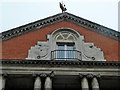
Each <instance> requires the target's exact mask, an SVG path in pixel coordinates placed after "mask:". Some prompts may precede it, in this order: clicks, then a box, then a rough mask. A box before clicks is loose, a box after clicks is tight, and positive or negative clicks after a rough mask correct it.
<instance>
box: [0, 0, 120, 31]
mask: <svg viewBox="0 0 120 90" xmlns="http://www.w3.org/2000/svg"><path fill="white" fill-rule="evenodd" d="M61 1H63V2H64V3H65V5H66V8H67V12H68V13H72V14H74V15H77V16H79V17H82V18H84V19H87V20H90V21H92V22H95V23H98V24H101V25H103V26H106V27H109V28H111V29H114V30H118V1H119V0H1V1H0V32H3V31H6V30H9V29H12V28H15V27H18V26H21V25H24V24H27V23H30V22H34V21H36V20H40V19H42V18H45V17H48V16H52V15H55V14H58V13H61V9H60V8H59V2H61Z"/></svg>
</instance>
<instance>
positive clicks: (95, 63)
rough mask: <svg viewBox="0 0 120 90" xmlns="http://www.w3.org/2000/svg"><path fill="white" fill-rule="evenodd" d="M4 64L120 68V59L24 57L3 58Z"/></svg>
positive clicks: (0, 61) (1, 61) (2, 62)
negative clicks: (44, 58) (77, 59)
mask: <svg viewBox="0 0 120 90" xmlns="http://www.w3.org/2000/svg"><path fill="white" fill-rule="evenodd" d="M0 63H1V64H2V65H3V66H4V65H30V66H31V65H35V66H36V65H39V66H52V67H54V66H58V67H60V66H61V67H64V66H65V67H103V68H109V67H114V68H120V62H119V61H64V60H59V61H58V60H22V59H1V60H0Z"/></svg>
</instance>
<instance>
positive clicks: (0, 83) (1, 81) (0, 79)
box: [0, 75, 6, 90]
mask: <svg viewBox="0 0 120 90" xmlns="http://www.w3.org/2000/svg"><path fill="white" fill-rule="evenodd" d="M5 83H6V79H5V77H4V76H2V75H0V90H4V89H5Z"/></svg>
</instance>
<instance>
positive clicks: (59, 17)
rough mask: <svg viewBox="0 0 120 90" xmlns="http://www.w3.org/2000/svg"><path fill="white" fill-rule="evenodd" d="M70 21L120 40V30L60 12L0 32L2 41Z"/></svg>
mask: <svg viewBox="0 0 120 90" xmlns="http://www.w3.org/2000/svg"><path fill="white" fill-rule="evenodd" d="M64 20H65V21H69V22H71V23H74V24H76V25H79V26H82V27H84V28H87V29H89V30H91V31H94V32H97V33H100V34H102V35H104V36H107V37H109V38H112V39H115V40H120V32H117V31H115V30H112V29H110V28H107V27H104V26H102V25H99V24H96V23H94V22H91V21H88V20H86V19H83V18H81V17H78V16H75V15H73V14H70V13H67V12H65V13H59V14H56V15H54V16H50V17H47V18H45V19H41V20H38V21H35V22H32V23H29V24H26V25H23V26H20V27H17V28H14V29H11V30H8V31H5V32H2V33H1V34H0V37H1V38H2V41H5V40H8V39H11V38H14V37H17V36H20V35H23V34H25V33H28V32H31V31H34V30H38V29H41V28H43V27H46V26H48V25H52V24H55V23H58V22H60V21H64Z"/></svg>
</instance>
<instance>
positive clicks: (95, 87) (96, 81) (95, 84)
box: [91, 77, 99, 90]
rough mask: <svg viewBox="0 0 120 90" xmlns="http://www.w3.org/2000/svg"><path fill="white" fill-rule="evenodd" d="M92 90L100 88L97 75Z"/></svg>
mask: <svg viewBox="0 0 120 90" xmlns="http://www.w3.org/2000/svg"><path fill="white" fill-rule="evenodd" d="M91 85H92V90H99V83H98V80H97V78H96V77H94V78H93V79H92V83H91Z"/></svg>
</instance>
